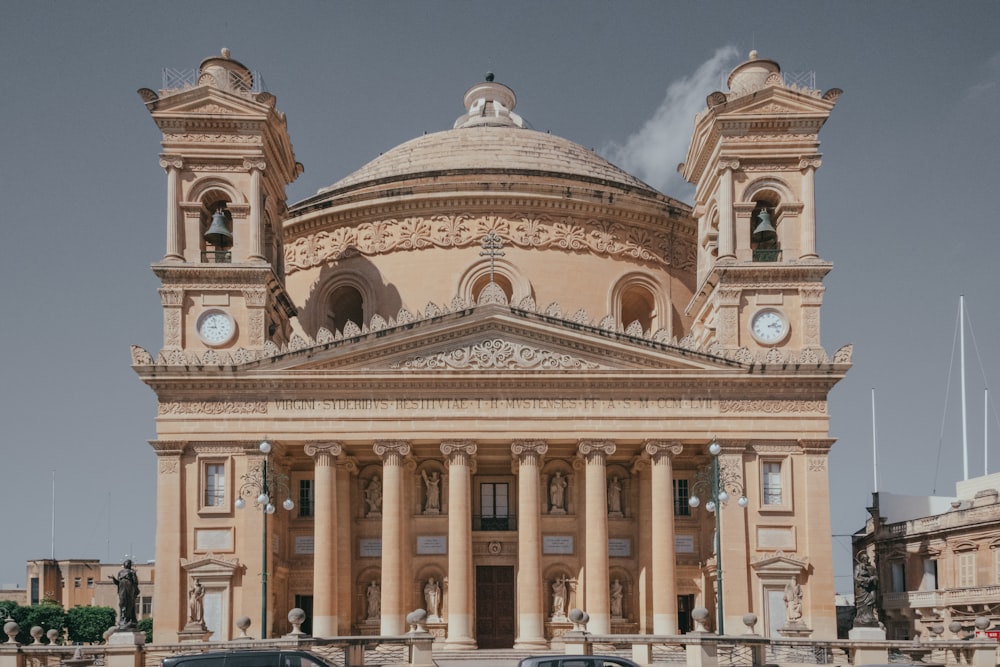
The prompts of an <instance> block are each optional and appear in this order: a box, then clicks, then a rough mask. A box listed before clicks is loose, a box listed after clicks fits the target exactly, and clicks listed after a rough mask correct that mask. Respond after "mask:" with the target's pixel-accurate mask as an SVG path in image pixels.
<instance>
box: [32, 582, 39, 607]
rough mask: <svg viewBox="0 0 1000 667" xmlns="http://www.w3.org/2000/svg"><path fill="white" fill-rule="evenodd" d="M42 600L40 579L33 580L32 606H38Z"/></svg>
mask: <svg viewBox="0 0 1000 667" xmlns="http://www.w3.org/2000/svg"><path fill="white" fill-rule="evenodd" d="M39 602H40V600H39V599H38V577H32V578H31V604H33V605H35V604H38V603H39Z"/></svg>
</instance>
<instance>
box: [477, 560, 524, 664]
mask: <svg viewBox="0 0 1000 667" xmlns="http://www.w3.org/2000/svg"><path fill="white" fill-rule="evenodd" d="M514 596H515V590H514V568H513V567H509V566H492V565H490V566H487V565H480V566H478V567H476V643H477V644H478V646H479V648H513V647H514V616H515V610H514Z"/></svg>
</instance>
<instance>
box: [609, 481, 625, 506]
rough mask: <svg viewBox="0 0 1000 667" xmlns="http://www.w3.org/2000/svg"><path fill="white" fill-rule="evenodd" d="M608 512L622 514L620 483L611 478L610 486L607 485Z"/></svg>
mask: <svg viewBox="0 0 1000 667" xmlns="http://www.w3.org/2000/svg"><path fill="white" fill-rule="evenodd" d="M608 512H609V513H611V514H621V513H622V483H621V480H620V479H618V478H617V477H612V478H611V484H609V485H608Z"/></svg>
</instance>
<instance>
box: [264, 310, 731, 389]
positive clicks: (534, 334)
mask: <svg viewBox="0 0 1000 667" xmlns="http://www.w3.org/2000/svg"><path fill="white" fill-rule="evenodd" d="M422 324H423V325H424V326H419V327H417V326H415V327H405V328H401V329H397V330H395V331H393V332H391V333H387V334H385V335H379V336H374V337H369V338H368V339H367V340H361V339H359V340H355V341H351V342H345V343H343V344H340V345H336V344H331V345H329V346H327V347H326V348H325V349H323V350H319V351H317V350H314V351H313V352H312V353H311V354H309V355H308V356H305V357H304V358H296V356H297V355H287V356H286V358H285V359H283V360H282V361H280V362H278V363H275V364H270V365H269V368H271V369H274V368H275V367H276V366H277V367H279V368H283V369H284V370H288V371H299V370H301V371H323V370H337V371H348V372H349V371H366V372H391V373H401V374H404V373H414V372H449V373H454V372H504V371H553V372H574V371H579V372H593V371H635V370H642V369H647V370H656V371H670V370H675V371H692V370H704V369H716V370H719V369H724V368H733V366H734V365H733V364H732V363H731V362H727V361H726V360H723V359H713V358H711V357H709V356H707V355H704V354H697V353H691V352H688V351H685V350H680V349H672V348H671V347H670V346H667V345H659V346H650V345H640V344H637V343H636V342H635V341H632V340H630V339H628V337H625V336H611V335H602V334H601V333H600V332H597V331H593V330H589V329H584V328H574V327H569V326H565V325H561V324H559V323H553V322H546V321H543V320H525V319H524V318H520V317H517V316H514V315H511V314H510V312H509V311H506V309H493V310H492V312H482V313H480V312H477V313H473V314H471V315H469V316H467V317H460V318H454V319H451V318H444V319H443V320H442V321H440V322H429V323H422Z"/></svg>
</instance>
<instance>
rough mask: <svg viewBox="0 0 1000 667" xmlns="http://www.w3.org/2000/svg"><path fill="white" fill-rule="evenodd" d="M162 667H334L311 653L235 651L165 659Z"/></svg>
mask: <svg viewBox="0 0 1000 667" xmlns="http://www.w3.org/2000/svg"><path fill="white" fill-rule="evenodd" d="M160 665H161V667H333V665H331V664H330V663H328V662H326V661H325V660H323V658H321V657H319V656H318V655H315V654H313V653H310V652H309V651H280V650H269V651H268V650H265V651H259V650H255V649H234V650H232V651H209V652H207V653H187V654H184V655H172V656H170V657H169V658H164V660H163V662H162V663H160Z"/></svg>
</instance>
